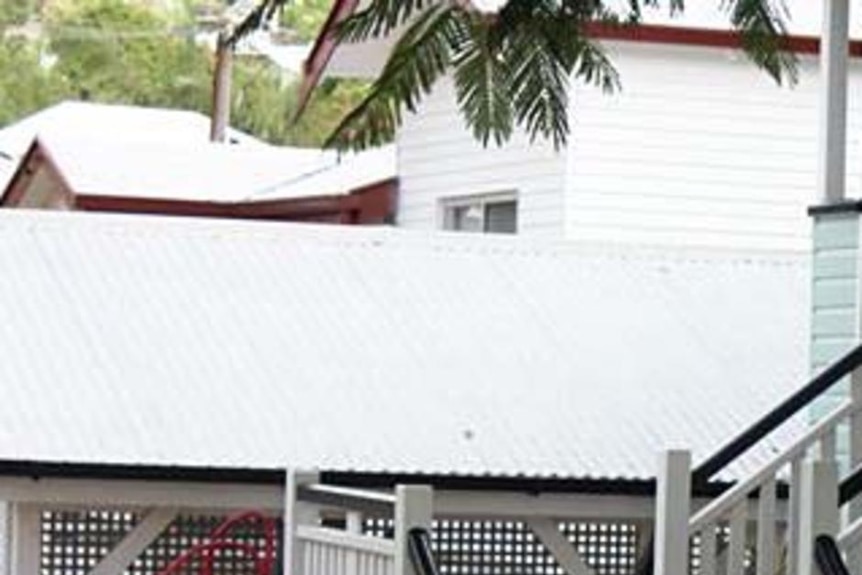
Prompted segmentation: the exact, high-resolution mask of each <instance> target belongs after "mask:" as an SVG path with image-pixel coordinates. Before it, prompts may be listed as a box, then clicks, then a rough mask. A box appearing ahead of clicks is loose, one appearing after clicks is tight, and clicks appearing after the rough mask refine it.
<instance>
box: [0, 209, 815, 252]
mask: <svg viewBox="0 0 862 575" xmlns="http://www.w3.org/2000/svg"><path fill="white" fill-rule="evenodd" d="M17 227H26V228H28V229H30V230H49V229H55V230H58V231H60V230H61V231H70V230H75V231H77V230H87V232H92V233H96V232H102V233H112V234H118V233H119V234H122V235H126V234H128V235H150V234H153V233H157V234H159V235H164V234H165V233H169V234H176V235H178V236H180V237H192V236H195V237H207V236H208V237H212V238H219V239H225V238H228V237H230V238H231V239H243V240H247V241H275V242H282V241H295V240H297V239H299V240H303V241H310V242H314V243H315V244H317V245H320V246H327V245H331V246H338V247H342V248H347V247H355V248H368V247H373V248H381V247H386V248H389V249H402V250H407V249H419V250H423V251H428V252H460V253H463V254H477V255H479V254H505V255H509V256H519V257H560V256H582V257H590V258H595V259H596V260H628V261H631V262H640V263H644V264H660V263H662V262H673V263H692V264H697V263H718V262H726V263H739V264H748V265H757V264H760V265H766V264H769V265H776V264H786V265H794V264H795V265H798V264H804V263H807V262H808V261H809V257H810V254H809V253H808V252H807V251H805V250H758V249H741V248H720V247H710V246H694V247H676V246H662V245H640V246H631V245H625V244H607V243H599V242H579V241H572V240H565V239H553V238H525V237H522V236H507V235H502V234H500V235H492V234H465V233H463V232H446V231H433V232H425V231H417V230H409V229H403V228H395V227H391V226H341V225H333V224H313V223H294V222H272V221H258V220H239V219H224V218H201V217H181V216H180V217H178V216H159V215H143V214H112V213H84V212H61V211H47V210H26V209H14V210H12V209H8V210H4V211H3V212H2V215H0V232H5V231H7V230H9V229H10V228H17Z"/></svg>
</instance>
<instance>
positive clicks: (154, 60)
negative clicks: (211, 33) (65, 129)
mask: <svg viewBox="0 0 862 575" xmlns="http://www.w3.org/2000/svg"><path fill="white" fill-rule="evenodd" d="M47 30H48V38H49V43H48V48H49V50H50V51H51V52H52V53H53V54H54V55H55V56H56V57H57V62H56V64H55V66H54V72H55V73H57V74H59V75H61V76H62V77H63V78H64V79H65V80H66V82H67V83H68V84H69V86H70V88H71V90H72V91H73V93H75V94H76V95H77V96H78V97H80V98H84V99H93V100H98V101H103V102H122V103H127V104H139V105H150V106H172V107H181V108H190V109H198V110H201V109H204V108H205V107H206V106H207V103H208V101H209V83H210V80H209V75H210V70H209V68H210V57H209V55H208V54H207V52H206V50H205V49H204V48H202V47H201V46H198V45H197V44H195V42H194V40H193V38H192V37H190V35H188V34H183V33H182V29H175V28H172V27H171V26H170V22H169V20H168V19H167V18H166V17H165V16H164V15H162V14H159V13H157V12H155V11H154V10H152V9H150V8H148V7H147V6H145V5H142V4H134V3H128V2H123V1H118V0H67V1H66V2H63V3H57V4H55V5H54V6H53V7H52V9H51V10H50V11H49V13H48V15H47Z"/></svg>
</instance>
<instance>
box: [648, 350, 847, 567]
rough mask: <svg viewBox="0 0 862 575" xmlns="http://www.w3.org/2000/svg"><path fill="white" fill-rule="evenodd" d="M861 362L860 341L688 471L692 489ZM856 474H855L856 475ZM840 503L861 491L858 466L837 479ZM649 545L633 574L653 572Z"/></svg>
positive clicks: (651, 550)
mask: <svg viewBox="0 0 862 575" xmlns="http://www.w3.org/2000/svg"><path fill="white" fill-rule="evenodd" d="M860 365H862V344H859V345H857V346H856V347H854V348H853V349H852V350H850V351H849V352H847V353H846V354H845V355H843V356H842V357H841V358H839V359H838V360H837V361H835V362H834V363H832V364H831V365H830V366H829V367H827V368H826V369H824V370H823V371H822V372H820V373H819V374H818V375H817V376H816V377H815V378H814V379H812V380H811V381H810V382H808V384H807V385H805V387H803V388H801V389H800V390H798V391H797V392H796V393H794V394H793V395H791V396H790V397H788V398H787V399H785V400H784V401H782V402H781V404H779V405H778V407H776V408H775V409H773V410H772V411H770V412H769V413H767V414H766V415H765V416H763V417H761V418H760V419H759V420H757V421H756V422H755V423H754V424H752V425H751V426H750V427H749V428H748V429H746V430H745V431H743V432H742V433H740V434H739V435H737V436H736V437H734V438H733V439H732V440H730V441H729V442H728V443H727V444H725V445H724V446H723V447H722V448H721V449H719V450H718V451H716V452H715V454H713V455H712V456H711V457H709V458H707V459H706V460H705V461H703V462H701V463H700V464H699V465H698V466H697V467H695V468H694V470H693V471H692V473H691V485H692V488H693V489H694V490H704V489H705V487H706V486H707V485H708V484H709V480H710V478H712V477H713V476H714V475H715V474H717V473H718V472H719V471H721V470H722V469H724V468H725V467H727V466H728V465H730V464H731V463H732V462H733V461H734V460H736V458H737V457H739V456H740V455H742V454H743V453H745V452H746V451H748V450H749V449H751V447H753V446H754V445H755V444H756V443H757V442H758V441H760V440H761V439H763V438H764V437H766V436H767V435H769V434H770V433H772V432H773V431H775V430H776V429H777V428H778V427H780V426H781V425H782V424H784V423H786V422H787V420H788V419H790V418H791V417H793V416H794V415H796V414H797V413H799V411H800V410H802V409H803V408H804V407H806V406H808V404H810V403H811V402H812V401H814V400H815V399H817V397H819V396H820V395H821V394H822V393H823V392H824V391H826V390H828V389H829V388H831V387H832V386H833V385H835V384H836V383H838V381H840V380H841V379H843V378H844V377H846V376H847V375H849V374H850V372H852V371H853V370H854V369H856V368H857V367H859V366H860ZM857 473H858V474H859V475H858V477H857V475H856V474H857ZM839 490H840V496H839V497H841V498H843V497H847V499H842V500H841V502H842V503H844V502H846V501H848V500H849V499H850V498H852V497H853V496H855V495H856V494H858V493H860V492H862V469H857V470H856V471H855V472H854V473H853V474H851V475H850V476H849V477H847V478H846V479H845V480H844V481H842V482H841V486H840V488H839ZM652 547H653V546H652V544H649V545H647V546H646V548H645V550H644V552H643V553H642V554H641V556H640V557H638V559H637V565H636V567H635V573H637V574H638V575H647V574H649V573H652V571H653V559H654V558H653V548H652Z"/></svg>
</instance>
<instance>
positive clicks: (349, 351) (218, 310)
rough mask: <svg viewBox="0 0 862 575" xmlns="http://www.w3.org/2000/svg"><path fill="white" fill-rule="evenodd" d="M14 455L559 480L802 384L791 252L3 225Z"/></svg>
mask: <svg viewBox="0 0 862 575" xmlns="http://www.w3.org/2000/svg"><path fill="white" fill-rule="evenodd" d="M0 269H2V270H3V274H2V276H0V349H2V361H0V385H2V401H0V459H14V460H19V459H20V460H25V459H26V460H34V461H46V462H47V461H55V462H78V463H85V462H93V463H113V464H122V463H129V464H171V465H189V466H191V465H205V466H226V467H237V468H275V467H279V466H283V465H297V466H303V467H318V468H323V469H330V470H362V471H400V472H424V473H458V474H469V475H477V474H498V475H507V476H514V475H530V476H564V477H579V478H589V477H592V478H608V477H624V478H637V477H649V476H652V475H653V471H654V469H655V466H656V457H657V452H658V451H659V450H660V449H662V448H665V447H671V446H689V447H692V448H693V449H694V450H695V453H696V457H703V456H705V455H707V454H708V453H709V452H711V451H712V450H714V449H715V448H716V447H718V446H719V444H722V443H723V442H724V441H726V440H727V439H728V438H729V437H730V436H731V435H733V434H734V433H736V432H738V431H739V430H740V429H741V428H742V427H743V425H745V424H746V423H748V422H751V421H752V420H753V419H754V418H756V417H758V416H760V415H761V414H763V413H764V412H765V411H766V410H767V409H768V408H770V407H772V406H773V404H774V403H775V402H776V401H777V400H778V399H779V398H781V397H783V396H784V395H785V394H787V393H788V392H789V391H790V390H791V389H793V388H795V387H796V386H798V385H801V384H802V383H803V379H804V378H805V374H806V371H807V359H806V357H807V352H806V350H807V342H808V335H807V334H808V314H807V306H808V298H807V259H806V257H804V256H802V255H793V254H790V255H780V254H779V255H776V254H772V255H770V254H762V255H752V254H748V255H744V254H735V253H717V252H714V253H708V252H679V251H675V252H666V251H664V252H662V251H655V252H648V251H640V252H630V251H629V252H626V251H624V250H623V249H622V248H614V249H612V250H611V249H603V248H598V247H574V246H569V245H564V244H542V243H534V242H526V241H524V240H521V239H518V238H503V237H476V236H465V235H452V234H448V235H431V236H429V235H424V234H416V233H410V232H406V231H403V230H394V229H388V228H377V229H372V228H346V227H338V226H330V227H327V226H309V225H295V224H273V223H260V222H242V221H210V220H187V219H181V218H156V217H144V216H138V217H132V216H109V215H96V214H84V213H71V214H70V213H57V212H53V213H52V212H28V211H24V210H20V211H15V210H9V211H3V212H0Z"/></svg>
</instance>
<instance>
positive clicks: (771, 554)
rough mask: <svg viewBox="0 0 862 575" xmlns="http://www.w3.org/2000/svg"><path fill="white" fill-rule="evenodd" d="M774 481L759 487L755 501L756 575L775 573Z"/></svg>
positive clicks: (769, 480)
mask: <svg viewBox="0 0 862 575" xmlns="http://www.w3.org/2000/svg"><path fill="white" fill-rule="evenodd" d="M775 489H776V482H775V479H774V478H773V479H768V480H767V481H764V482H763V484H762V485H761V486H760V494H759V497H758V500H757V547H756V549H757V575H774V573H775V559H776V547H775V533H776V527H777V526H776V514H775V507H776V505H775Z"/></svg>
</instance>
